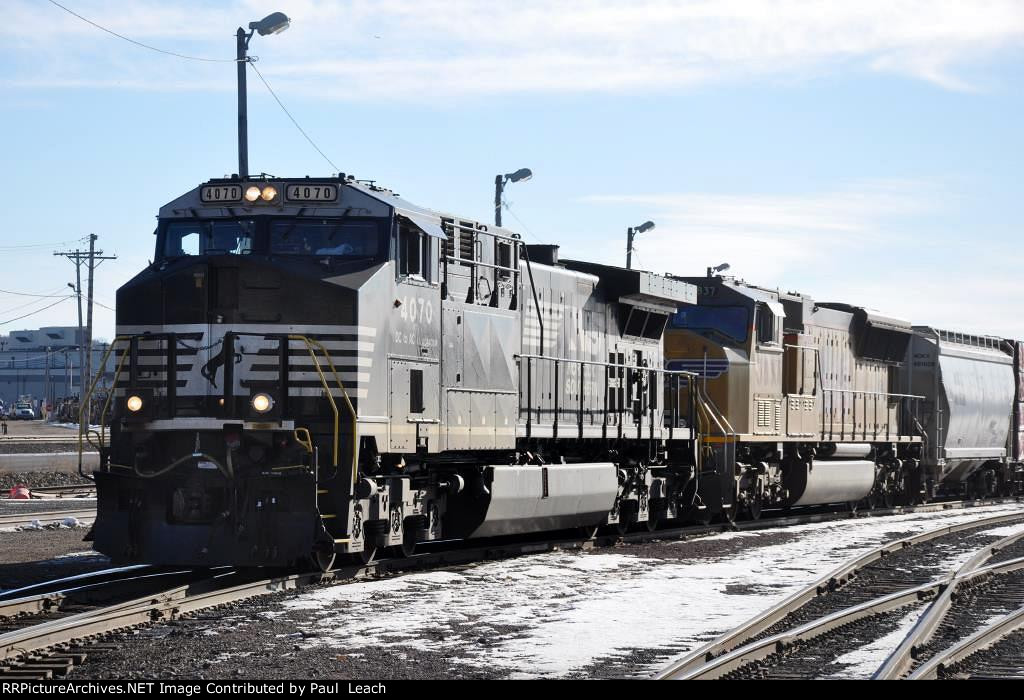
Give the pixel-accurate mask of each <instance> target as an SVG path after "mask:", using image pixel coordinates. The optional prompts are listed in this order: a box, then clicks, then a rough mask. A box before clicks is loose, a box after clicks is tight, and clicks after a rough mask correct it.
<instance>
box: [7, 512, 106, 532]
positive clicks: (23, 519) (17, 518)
mask: <svg viewBox="0 0 1024 700" xmlns="http://www.w3.org/2000/svg"><path fill="white" fill-rule="evenodd" d="M95 517H96V509H95V508H90V509H78V510H48V511H44V512H38V513H17V514H15V515H0V527H10V526H12V525H23V524H29V523H31V522H32V521H33V520H38V521H39V522H40V523H43V524H45V523H55V522H58V521H61V520H64V519H65V518H76V519H81V518H90V519H91V518H95Z"/></svg>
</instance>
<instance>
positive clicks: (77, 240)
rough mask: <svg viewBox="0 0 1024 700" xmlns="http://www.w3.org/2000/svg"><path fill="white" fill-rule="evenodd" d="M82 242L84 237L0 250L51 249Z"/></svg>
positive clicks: (0, 248)
mask: <svg viewBox="0 0 1024 700" xmlns="http://www.w3.org/2000/svg"><path fill="white" fill-rule="evenodd" d="M83 241H85V236H82V237H81V238H75V239H72V240H70V241H54V242H52V243H25V244H24V245H4V246H0V250H2V251H9V250H26V249H31V248H52V247H53V246H58V245H69V244H71V243H81V242H83Z"/></svg>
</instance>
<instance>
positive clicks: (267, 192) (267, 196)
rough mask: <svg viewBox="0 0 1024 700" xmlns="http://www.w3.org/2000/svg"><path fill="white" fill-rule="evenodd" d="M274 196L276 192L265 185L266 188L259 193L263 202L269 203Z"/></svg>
mask: <svg viewBox="0 0 1024 700" xmlns="http://www.w3.org/2000/svg"><path fill="white" fill-rule="evenodd" d="M276 196H277V190H276V189H274V188H273V187H271V186H270V185H267V186H266V187H264V188H263V191H262V192H261V193H260V197H263V201H264V202H269V201H270V200H272V199H273V198H274V197H276Z"/></svg>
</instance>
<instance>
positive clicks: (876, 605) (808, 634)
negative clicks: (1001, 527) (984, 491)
mask: <svg viewBox="0 0 1024 700" xmlns="http://www.w3.org/2000/svg"><path fill="white" fill-rule="evenodd" d="M1020 569H1024V557H1020V558H1017V559H1012V560H1010V561H1006V562H1000V563H999V564H992V565H991V566H986V567H983V568H979V569H975V570H973V571H967V572H964V573H963V574H960V575H958V577H957V581H958V582H961V583H962V582H965V581H970V580H973V579H975V578H981V577H985V576H991V575H994V574H995V575H998V574H1007V573H1010V572H1013V571H1017V570H1020ZM949 582H950V579H949V578H941V579H936V580H934V581H931V582H929V583H925V584H922V585H920V586H914V587H913V588H907V589H904V590H902V591H896V592H895V593H890V594H888V595H884V596H882V597H880V598H875V599H874V600H869V601H865V602H863V603H860V604H858V605H854V606H852V607H849V608H846V609H844V610H839V611H837V612H834V613H832V614H830V615H826V616H825V617H822V618H819V619H817V620H812V621H811V622H808V623H806V624H804V625H801V626H799V627H795V628H793V629H791V630H787V631H785V632H780V633H779V634H775V635H772V636H771V637H765V638H764V639H760V640H758V641H756V642H751V643H750V644H746V645H744V646H742V647H739V648H737V649H734V650H732V651H730V652H729V653H727V654H723V655H722V656H717V657H715V658H714V659H712V660H711V661H709V662H708V663H706V664H704V665H702V666H699V667H698V668H695V669H693V670H690V671H688V672H687V673H684V674H682V675H679V676H673V680H714V679H718V678H722V677H723V676H725V675H727V674H729V673H731V672H733V671H736V670H738V669H740V668H743V667H744V666H747V665H749V664H752V663H756V662H758V661H762V660H764V659H766V658H768V657H770V656H772V655H774V654H778V653H781V652H784V651H785V650H787V649H789V648H791V647H792V646H794V645H795V644H797V643H799V642H806V641H808V640H811V639H814V638H815V637H819V636H821V635H823V634H825V633H827V632H831V631H832V630H835V629H838V628H840V627H844V626H846V625H848V624H850V623H853V622H857V621H858V620H862V619H864V618H868V617H873V616H875V615H880V614H882V613H885V612H889V611H890V610H897V609H899V608H903V607H906V606H907V605H912V604H914V603H917V602H920V601H921V600H925V599H927V598H928V597H929V596H933V595H935V594H937V593H939V592H940V591H942V590H943V589H946V590H948V584H949Z"/></svg>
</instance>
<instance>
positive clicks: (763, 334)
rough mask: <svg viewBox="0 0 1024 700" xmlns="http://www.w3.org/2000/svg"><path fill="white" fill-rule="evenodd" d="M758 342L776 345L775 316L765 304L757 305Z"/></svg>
mask: <svg viewBox="0 0 1024 700" xmlns="http://www.w3.org/2000/svg"><path fill="white" fill-rule="evenodd" d="M757 342H758V343H774V342H776V341H775V314H773V313H772V310H771V309H769V308H768V307H767V306H766V305H765V304H758V305H757Z"/></svg>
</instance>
